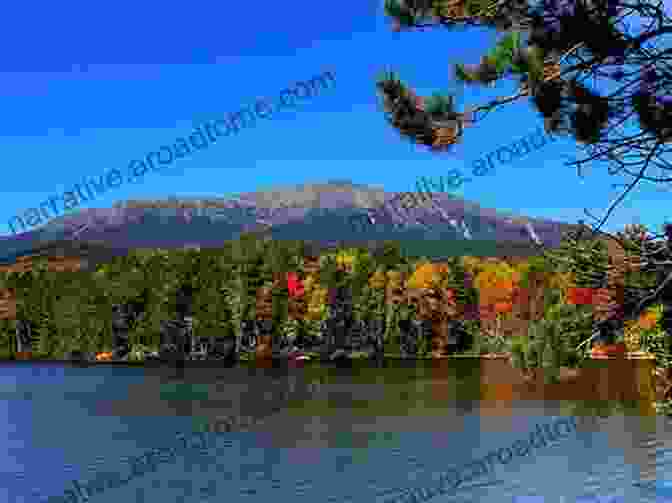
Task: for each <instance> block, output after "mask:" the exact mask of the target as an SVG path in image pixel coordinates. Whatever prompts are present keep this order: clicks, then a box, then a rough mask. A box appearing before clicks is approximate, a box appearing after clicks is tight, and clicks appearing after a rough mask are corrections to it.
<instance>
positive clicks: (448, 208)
mask: <svg viewBox="0 0 672 503" xmlns="http://www.w3.org/2000/svg"><path fill="white" fill-rule="evenodd" d="M409 198H414V199H415V200H416V203H419V204H418V205H417V206H416V207H411V206H410V203H409V202H408V201H407V202H406V204H405V206H407V207H406V208H404V205H402V204H400V202H401V201H402V200H408V199H409ZM367 225H368V227H367ZM576 227H577V226H576V224H569V223H565V222H559V221H554V220H549V219H540V218H534V217H526V216H523V215H517V214H511V213H510V212H502V211H498V210H496V209H491V208H483V207H481V206H480V205H479V204H478V203H475V202H473V201H468V200H465V199H462V198H459V197H455V196H452V195H449V194H445V193H432V194H431V197H430V195H428V194H427V193H423V194H418V193H398V192H386V191H385V190H384V189H382V188H378V187H370V186H366V185H360V184H353V183H352V182H351V181H350V180H328V181H327V182H317V183H304V184H300V185H290V186H285V187H274V188H272V189H266V190H260V191H257V192H247V193H239V194H236V195H234V196H230V197H203V196H186V197H184V196H183V197H176V196H172V197H171V196H169V197H166V198H164V199H129V200H126V201H117V202H115V203H114V204H113V205H112V207H109V208H86V209H79V210H78V211H77V212H73V213H71V214H68V215H62V216H59V217H57V218H55V219H53V220H51V221H50V222H48V223H47V224H45V225H44V226H42V227H40V228H39V229H35V230H31V231H28V232H24V233H21V234H17V235H15V236H11V237H9V238H7V239H5V240H3V241H0V260H2V261H3V262H7V261H12V260H15V259H16V257H18V256H21V255H25V254H29V253H34V252H35V250H38V249H40V248H44V247H49V246H52V245H53V244H54V243H59V242H60V243H67V242H69V241H78V242H90V243H99V244H101V245H102V246H106V247H108V248H111V249H112V248H113V249H119V250H129V249H133V248H157V247H158V248H163V247H165V248H181V247H185V246H197V247H198V246H201V247H216V246H221V244H222V243H223V242H225V241H229V240H232V239H238V237H239V236H240V233H241V232H252V233H255V234H258V235H260V236H262V237H264V238H270V239H279V240H284V239H303V240H306V241H309V242H315V243H318V244H319V245H323V246H326V247H331V246H336V245H338V244H345V245H351V246H359V245H364V246H370V247H374V248H375V247H376V246H378V244H379V242H381V241H385V240H392V241H397V240H398V241H399V242H401V243H402V245H403V244H404V243H405V244H409V243H410V244H411V245H412V246H411V247H415V248H418V249H420V248H422V246H423V243H431V246H429V247H428V249H429V248H432V249H435V250H440V249H442V247H443V248H445V249H446V253H447V254H448V255H451V254H452V253H451V252H452V251H454V252H455V253H456V254H458V253H462V251H464V250H465V249H466V250H467V251H468V249H469V246H466V243H467V242H469V243H471V244H473V247H476V248H478V246H481V244H480V243H484V244H483V246H485V245H486V244H487V243H490V244H492V245H493V246H490V248H492V249H491V250H485V251H483V253H478V250H475V251H476V253H468V254H476V255H499V254H500V252H502V253H503V254H508V253H506V250H504V251H502V250H503V249H504V248H506V247H507V246H509V245H510V247H511V251H512V252H515V253H523V252H524V253H527V254H529V253H535V250H536V253H538V250H539V248H538V247H539V245H545V246H548V247H555V246H558V245H559V243H560V239H561V237H562V234H563V232H566V231H568V230H571V229H574V228H576ZM458 242H463V243H460V244H459V246H458ZM502 247H504V248H502ZM486 248H488V246H486ZM452 249H454V250H452ZM419 253H420V254H423V253H422V250H420V251H419ZM414 254H415V253H414ZM439 255H442V254H441V253H439ZM432 258H434V254H432Z"/></svg>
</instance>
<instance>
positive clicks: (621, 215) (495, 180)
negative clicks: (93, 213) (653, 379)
mask: <svg viewBox="0 0 672 503" xmlns="http://www.w3.org/2000/svg"><path fill="white" fill-rule="evenodd" d="M113 5H114V7H107V6H106V5H101V4H96V3H91V2H87V3H79V2H68V3H66V4H63V3H55V4H48V5H41V6H40V8H39V15H38V16H37V17H36V16H35V15H34V13H33V11H34V9H35V8H34V7H33V6H30V5H29V4H26V5H25V6H24V5H17V3H12V4H8V5H7V6H5V7H4V8H5V10H6V12H5V13H4V14H3V17H4V19H5V20H10V21H11V22H7V23H6V24H5V26H4V27H3V31H2V32H0V40H2V42H3V47H5V48H8V49H7V50H6V51H4V53H3V57H2V60H0V70H1V71H2V73H0V106H1V107H2V110H3V118H4V120H3V122H2V125H1V126H0V127H1V128H2V134H0V142H2V150H3V153H4V163H3V164H4V171H5V176H4V179H3V183H2V185H1V189H0V190H1V191H2V198H1V199H0V213H1V215H0V220H1V221H2V222H3V224H2V226H1V228H0V233H2V234H1V235H5V236H6V235H10V234H11V231H10V228H9V226H8V224H7V222H8V221H9V220H10V219H11V218H12V217H13V216H14V215H16V214H22V213H23V212H24V211H25V210H27V209H28V208H31V207H37V206H38V205H39V203H40V202H42V201H45V200H46V199H47V198H48V197H49V196H52V195H62V193H63V192H64V191H65V190H70V189H71V188H72V187H73V185H74V184H75V183H77V182H81V181H82V180H83V179H85V178H86V179H90V178H93V177H95V178H98V177H99V176H100V175H101V174H103V173H105V172H107V171H108V170H110V169H113V168H118V169H120V170H122V171H124V172H125V170H126V168H127V166H128V164H129V162H130V161H131V160H132V159H138V158H142V157H144V156H145V155H146V154H147V153H148V152H150V151H153V150H157V149H158V147H159V146H160V145H162V144H166V143H169V142H171V141H174V140H175V138H176V137H179V136H186V135H188V134H190V133H191V132H192V129H193V128H194V127H196V126H198V125H200V124H202V123H203V122H204V121H206V120H214V119H217V118H220V117H222V116H223V115H225V114H226V113H228V112H234V111H236V110H238V109H239V108H240V107H241V106H243V105H245V104H249V103H253V102H254V100H255V98H257V97H261V96H266V97H270V98H274V97H277V95H278V93H279V92H280V91H281V90H282V89H284V88H286V87H287V86H289V85H291V84H292V83H294V82H296V81H300V80H306V79H310V78H311V77H313V76H315V75H317V74H319V73H321V72H323V71H325V70H331V71H333V72H334V74H335V76H336V83H335V85H334V86H333V87H332V88H331V89H329V90H327V91H324V92H323V93H322V94H321V95H319V96H317V97H315V98H314V99H312V100H309V101H305V102H303V103H302V104H301V105H300V106H298V107H297V108H296V110H295V111H288V112H282V113H281V114H279V115H278V116H277V117H275V118H273V119H272V120H268V121H262V122H259V123H258V125H257V126H256V127H255V128H253V129H247V130H243V131H241V132H240V133H239V134H238V135H236V136H232V137H229V138H226V139H220V140H219V141H218V143H217V144H215V145H211V146H210V147H209V148H208V149H206V150H203V151H199V152H195V153H194V154H192V155H191V156H189V157H187V158H185V159H181V160H179V161H178V162H177V163H175V164H173V165H172V166H171V167H170V168H169V169H167V170H165V171H164V172H163V173H148V174H147V175H146V176H145V177H144V181H142V182H140V183H135V184H128V183H124V184H123V185H121V187H119V188H116V189H110V190H108V191H107V193H106V194H105V195H104V196H97V197H96V198H95V200H93V201H91V202H89V203H84V204H83V205H82V206H80V207H85V208H91V207H109V206H111V205H112V204H113V203H114V202H115V201H117V200H123V199H129V198H130V199H139V198H165V197H168V196H178V197H184V196H227V195H231V194H235V193H239V192H246V191H256V190H261V189H267V188H272V187H273V186H277V185H283V186H284V185H293V184H300V183H306V182H318V181H326V180H327V179H331V178H339V179H342V178H349V179H351V180H352V181H353V182H354V183H361V184H367V185H373V186H382V187H383V188H384V189H385V190H387V191H410V190H415V182H416V179H417V177H419V176H426V177H437V176H441V175H445V174H447V173H448V172H449V171H450V170H451V169H453V168H459V169H463V170H464V171H465V172H466V173H467V174H470V172H471V165H472V163H473V162H474V161H475V160H477V159H479V158H481V157H482V156H484V155H485V154H487V153H488V152H490V151H492V150H495V149H497V148H498V147H500V146H505V145H508V144H509V143H510V142H511V141H514V140H516V139H518V138H520V137H523V136H525V135H527V134H531V133H533V132H534V131H535V129H537V128H538V127H539V126H540V125H541V124H542V121H541V119H540V116H539V115H538V114H537V112H536V111H535V110H534V109H533V108H532V106H531V104H530V103H529V100H521V101H520V102H518V103H516V104H513V105H509V106H504V107H501V108H500V109H498V110H497V111H494V112H492V113H490V114H489V116H488V118H487V119H486V120H484V121H482V122H480V123H479V124H478V125H477V127H475V128H470V129H469V130H467V134H466V137H465V139H464V142H463V143H462V144H461V145H459V146H458V147H457V149H456V150H454V151H453V152H452V153H443V154H439V155H436V154H432V153H430V152H427V151H424V150H422V149H421V148H418V147H414V146H412V145H411V144H410V143H409V142H407V141H402V140H401V139H400V138H399V135H398V133H397V132H396V131H395V130H394V129H393V128H392V127H391V126H389V125H388V124H387V122H386V121H385V120H384V117H383V114H382V111H381V107H380V105H379V104H378V100H377V98H376V94H375V86H374V82H375V76H376V75H377V74H378V72H379V71H380V70H383V69H385V68H388V67H392V68H393V69H394V70H396V71H398V72H399V73H400V75H401V78H402V80H404V81H405V82H406V83H408V84H409V85H411V86H412V87H414V88H415V89H416V90H417V91H418V93H419V94H422V95H429V94H431V93H432V92H434V91H439V92H446V91H448V90H449V89H454V83H453V82H452V77H451V76H452V69H451V68H452V67H451V65H452V64H453V63H456V62H465V63H474V62H477V61H478V60H479V58H480V56H481V55H482V54H483V53H484V52H485V51H487V50H488V49H489V48H490V46H491V45H492V43H493V42H494V41H495V40H496V38H497V34H496V32H494V31H493V30H487V29H481V28H470V29H459V30H456V31H453V32H449V31H447V30H445V29H437V30H431V31H426V32H412V33H394V32H392V31H391V30H390V29H389V20H387V19H386V18H385V17H384V16H383V11H382V1H381V2H378V1H376V2H370V1H366V2H361V1H357V2H355V1H352V0H348V1H344V2H338V3H325V4H320V7H319V8H318V7H316V6H315V5H316V4H315V3H314V2H310V3H308V2H302V1H297V2H293V3H291V4H286V3H283V2H262V3H261V4H259V7H256V5H255V7H254V8H255V10H256V11H258V12H254V14H255V15H250V12H249V8H247V5H246V4H237V2H236V3H230V2H212V1H209V0H201V1H200V2H198V4H194V5H192V6H187V5H186V4H183V5H174V6H171V5H169V4H166V3H164V2H162V3H154V2H152V1H146V2H133V3H130V2H126V1H125V0H122V1H120V2H115V3H114V4H113ZM29 9H30V11H29ZM669 10H670V9H668V11H669ZM23 20H29V21H25V22H24V21H23ZM27 25H29V26H30V31H29V32H27V31H26V26H27ZM513 92H515V84H514V82H513V81H508V82H503V83H502V84H498V85H497V87H496V88H494V89H491V88H488V89H485V88H476V89H468V90H467V91H466V92H465V93H464V94H463V98H462V99H463V101H464V102H466V103H468V104H480V103H483V102H484V101H485V100H486V99H490V98H494V97H495V96H505V95H509V94H512V93H513ZM563 154H566V155H570V156H577V155H580V152H579V151H577V148H576V144H575V142H574V141H573V140H571V139H560V140H559V141H557V142H556V143H553V144H549V145H548V146H546V147H544V148H543V149H541V150H538V151H536V152H534V153H532V154H530V155H528V156H527V157H525V158H522V159H520V160H517V161H515V162H513V163H510V164H507V165H502V164H499V163H497V164H496V170H495V172H494V174H492V175H489V176H485V177H479V178H474V180H473V181H472V182H470V183H468V184H466V185H465V186H464V187H463V188H462V189H461V190H459V191H458V192H457V194H458V195H460V196H463V197H465V198H467V199H469V200H472V201H475V202H478V203H479V204H481V205H482V206H485V207H492V208H497V209H501V210H505V211H514V212H517V213H522V214H524V215H528V216H534V217H546V218H552V219H555V220H562V221H566V222H576V221H577V219H579V218H583V208H584V207H587V208H589V209H590V210H591V211H592V212H594V213H596V214H598V215H602V214H603V211H604V210H605V209H606V208H607V207H608V206H609V203H610V202H611V201H612V200H613V199H614V198H615V197H616V196H617V195H618V194H619V192H618V190H617V189H613V188H611V184H612V183H619V182H623V179H621V178H617V177H613V176H610V175H608V173H607V169H606V165H604V164H600V165H595V166H594V167H592V168H591V169H590V170H588V173H587V175H588V176H587V177H586V178H585V180H584V181H583V182H582V181H581V180H580V179H579V177H578V176H577V174H576V171H575V170H572V169H571V168H569V167H566V166H564V165H563V162H564V161H565V160H566V158H564V157H562V156H563ZM670 194H671V192H665V191H661V190H660V189H655V188H653V187H652V186H645V187H643V188H642V189H639V190H638V191H637V192H636V193H634V194H633V195H631V196H630V197H629V198H628V199H627V200H626V202H625V203H624V204H623V205H621V207H620V208H619V209H617V210H616V212H615V213H614V214H613V216H612V217H611V219H610V221H609V224H608V225H607V226H606V229H608V230H618V229H620V228H622V227H623V225H625V224H627V223H634V222H641V223H644V224H646V225H648V226H650V227H653V228H656V227H658V226H659V225H660V224H661V223H662V221H663V220H664V219H665V218H669V219H672V206H670V205H669V201H670Z"/></svg>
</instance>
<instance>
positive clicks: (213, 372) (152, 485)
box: [0, 360, 672, 503]
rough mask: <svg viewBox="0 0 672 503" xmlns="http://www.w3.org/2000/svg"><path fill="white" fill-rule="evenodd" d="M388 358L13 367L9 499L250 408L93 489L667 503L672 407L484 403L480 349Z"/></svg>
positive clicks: (184, 498) (5, 390)
mask: <svg viewBox="0 0 672 503" xmlns="http://www.w3.org/2000/svg"><path fill="white" fill-rule="evenodd" d="M380 365H381V366H379V367H377V368H376V367H372V366H371V364H361V365H359V364H357V365H352V366H338V365H333V366H330V365H325V364H313V365H306V366H305V367H303V368H292V369H287V368H284V369H281V368H258V367H255V366H254V364H249V365H243V364H240V365H239V366H237V367H234V368H185V369H170V368H151V369H150V368H142V367H125V366H91V367H74V366H68V365H65V364H60V363H16V364H13V363H6V364H3V365H1V366H0V395H2V398H3V400H2V402H1V403H0V407H2V411H3V415H4V421H3V423H4V431H5V437H4V441H3V442H2V443H3V445H5V447H6V449H4V450H3V453H2V459H0V465H1V466H2V467H3V470H2V473H1V474H0V477H2V480H1V481H0V501H7V502H11V503H14V502H16V503H33V502H37V503H41V502H46V501H47V500H48V499H49V498H52V499H51V500H50V503H52V502H56V501H59V503H60V501H69V500H68V499H61V498H57V496H61V495H64V491H66V490H69V489H72V488H73V482H72V481H73V480H77V481H81V482H82V483H86V481H90V480H92V479H93V478H94V476H95V474H97V473H101V472H115V471H116V472H118V473H122V472H123V473H124V474H127V473H129V469H128V467H127V464H125V463H126V462H125V461H123V460H124V459H125V458H128V457H132V456H137V455H139V454H142V453H143V452H145V451H147V450H148V449H152V448H157V447H163V446H166V445H173V444H175V440H174V439H175V435H176V434H178V433H187V434H188V433H189V432H192V431H194V430H196V429H197V428H198V427H199V425H201V427H202V425H203V424H205V423H214V422H215V421H217V420H218V419H222V418H224V417H237V416H241V415H242V416H245V417H247V418H253V419H250V420H249V421H247V422H246V425H247V426H246V427H245V428H244V431H237V430H236V428H235V427H234V428H233V431H230V432H222V433H219V434H216V435H215V434H211V435H210V436H209V438H211V441H209V442H210V443H209V444H208V447H207V448H203V449H200V450H198V451H190V452H189V453H187V454H184V455H180V454H178V455H177V456H176V461H175V462H174V463H172V464H171V463H165V464H161V465H159V466H158V467H157V468H156V470H155V471H154V472H149V473H146V474H144V475H143V476H138V477H137V478H135V479H133V480H131V481H130V482H128V483H127V484H126V485H124V486H123V487H119V488H107V489H105V491H103V492H100V493H98V494H93V495H92V496H91V498H90V500H89V501H91V502H92V503H98V502H99V503H112V502H114V503H117V502H119V501H124V502H129V503H131V502H132V503H143V502H161V503H173V502H176V503H177V502H184V503H189V502H194V503H196V502H199V503H200V502H206V501H207V502H212V503H215V502H220V501H221V502H224V501H226V502H238V501H241V502H249V503H253V502H257V501H258V502H262V501H263V502H268V501H269V499H271V498H275V499H277V500H278V501H293V502H299V501H305V502H322V501H324V502H331V501H334V502H351V501H352V502H360V501H361V502H362V503H364V502H367V503H369V502H376V503H378V502H379V503H393V502H394V503H396V502H399V503H401V502H403V501H413V499H410V497H409V496H408V495H406V496H404V491H408V490H411V491H415V494H419V495H420V496H417V499H416V501H425V500H428V499H431V500H432V501H433V502H435V503H441V502H444V501H445V502H448V501H450V502H472V501H473V502H485V503H487V502H493V503H494V502H497V503H502V502H521V503H522V502H530V503H532V502H534V503H536V502H541V501H545V502H558V503H565V502H575V501H576V502H584V503H586V502H588V501H596V502H598V501H599V502H607V501H610V502H611V501H623V502H625V501H627V502H628V503H629V502H634V501H643V502H649V501H650V502H654V501H656V500H655V497H654V494H653V493H651V492H650V491H647V490H645V489H642V488H641V487H638V486H635V485H634V484H638V483H639V484H646V483H647V482H650V481H654V480H656V479H658V480H659V481H662V480H663V479H664V473H668V474H669V473H672V450H670V447H672V443H671V442H670V440H669V438H670V435H669V431H670V429H671V426H670V420H669V419H667V418H665V417H660V416H658V417H641V416H638V415H637V414H628V413H624V412H621V413H614V414H612V415H609V416H606V417H599V416H576V417H575V416H571V417H570V415H568V413H567V411H568V410H570V409H571V407H569V408H568V405H572V404H569V403H568V402H567V401H550V400H549V401H532V400H520V401H513V402H510V403H504V402H499V403H498V402H495V403H496V404H497V406H496V407H491V406H490V405H491V404H490V405H488V406H487V407H486V406H484V402H483V401H482V400H481V397H482V396H483V393H482V390H481V389H480V388H481V386H482V379H481V376H480V371H481V370H480V368H479V366H478V365H477V364H474V361H473V360H465V361H459V362H458V361H455V362H451V364H449V365H443V366H440V367H437V366H436V365H434V364H432V363H431V362H410V361H389V362H387V361H386V362H384V363H381V364H380ZM570 420H571V421H574V423H573V424H575V426H576V428H575V430H572V431H569V430H567V431H566V432H563V435H561V436H556V437H555V438H552V437H551V439H547V440H546V441H544V442H541V441H539V442H541V444H540V446H536V445H535V446H534V448H530V450H529V452H527V453H526V454H522V452H523V451H522V450H521V451H520V452H517V448H516V449H513V447H512V446H514V445H519V444H516V442H517V441H521V439H530V438H535V437H534V435H535V433H534V432H538V431H542V430H543V428H547V426H543V425H551V424H553V422H554V421H555V422H556V423H557V422H560V421H565V422H566V424H569V421H570ZM555 431H556V432H557V431H558V429H557V428H556V430H555ZM531 441H532V440H531ZM533 445H534V443H533ZM507 448H510V449H508V451H507ZM514 451H516V454H514V455H513V457H512V458H509V459H508V460H507V461H506V462H504V461H503V460H502V458H501V457H500V458H499V461H497V460H495V458H494V457H493V458H492V459H490V458H488V459H490V461H492V460H495V461H494V462H493V463H491V464H490V469H489V470H488V472H487V473H486V472H482V473H478V470H472V468H473V467H477V466H480V464H479V463H480V461H479V460H482V459H485V458H486V456H487V455H488V454H489V453H490V452H499V453H503V452H514ZM498 455H501V454H498ZM453 467H459V469H458V470H457V471H455V472H452V473H457V474H458V476H459V477H461V478H462V479H464V480H462V481H461V482H460V484H459V486H458V487H457V489H455V490H452V492H451V491H449V490H445V491H443V492H442V493H440V494H437V495H435V496H433V497H432V495H431V493H423V491H426V489H425V488H431V487H438V486H437V484H439V485H441V484H444V482H441V481H442V480H446V479H445V478H444V479H442V478H441V477H442V474H445V473H447V472H450V469H451V468H453ZM465 467H468V468H465ZM670 478H672V477H670ZM442 487H443V486H442ZM423 494H425V496H426V494H429V496H426V497H425V496H422V495H423ZM544 498H545V499H544ZM563 498H564V499H563ZM75 501H83V500H81V499H80V500H75ZM658 501H663V500H660V499H659V500H658ZM669 501H672V499H670V500H669Z"/></svg>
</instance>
